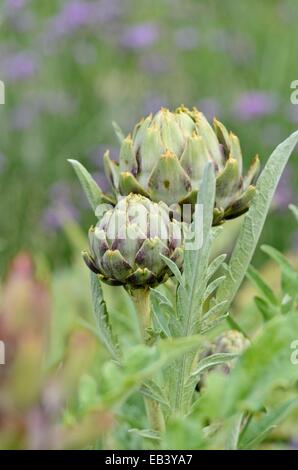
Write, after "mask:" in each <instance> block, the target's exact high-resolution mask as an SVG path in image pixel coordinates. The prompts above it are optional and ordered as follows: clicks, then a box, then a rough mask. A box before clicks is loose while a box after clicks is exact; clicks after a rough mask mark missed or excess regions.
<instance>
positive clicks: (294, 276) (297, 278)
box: [261, 245, 298, 311]
mask: <svg viewBox="0 0 298 470" xmlns="http://www.w3.org/2000/svg"><path fill="white" fill-rule="evenodd" d="M261 249H262V251H264V253H266V254H267V255H268V256H270V258H272V259H273V260H274V261H276V262H277V264H278V265H279V266H280V268H281V271H282V276H281V284H282V290H283V293H286V294H288V295H289V297H291V298H292V305H293V304H294V300H295V298H296V297H297V295H298V271H297V269H294V268H293V267H292V266H291V264H290V263H289V261H288V260H287V258H286V257H285V256H284V255H283V254H282V253H280V251H278V250H276V249H275V248H273V247H271V246H268V245H262V246H261ZM288 300H289V299H288ZM285 307H286V306H285ZM288 307H291V303H290V302H289V305H288ZM285 310H286V311H287V310H288V308H285Z"/></svg>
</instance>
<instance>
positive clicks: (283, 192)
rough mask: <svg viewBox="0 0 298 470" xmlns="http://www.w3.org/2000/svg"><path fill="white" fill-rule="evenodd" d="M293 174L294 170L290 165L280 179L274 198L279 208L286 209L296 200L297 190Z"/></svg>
mask: <svg viewBox="0 0 298 470" xmlns="http://www.w3.org/2000/svg"><path fill="white" fill-rule="evenodd" d="M291 176H292V171H291V169H290V167H289V166H288V167H287V168H286V169H285V171H284V173H283V175H282V177H281V179H280V182H279V185H278V187H277V190H276V192H275V196H274V199H273V204H274V206H275V207H276V208H277V209H279V210H286V209H287V208H288V206H289V204H291V203H292V202H293V200H294V197H295V192H294V188H293V184H292V178H291Z"/></svg>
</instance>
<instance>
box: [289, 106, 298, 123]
mask: <svg viewBox="0 0 298 470" xmlns="http://www.w3.org/2000/svg"><path fill="white" fill-rule="evenodd" d="M287 114H288V116H289V118H290V120H291V121H292V122H293V123H294V124H297V123H298V104H295V105H291V106H290V107H289V110H288V113H287Z"/></svg>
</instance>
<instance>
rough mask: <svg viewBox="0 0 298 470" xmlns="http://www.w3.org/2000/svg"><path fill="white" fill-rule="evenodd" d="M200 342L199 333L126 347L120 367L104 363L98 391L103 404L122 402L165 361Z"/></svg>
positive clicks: (193, 348) (171, 359) (163, 365)
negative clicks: (101, 386)
mask: <svg viewBox="0 0 298 470" xmlns="http://www.w3.org/2000/svg"><path fill="white" fill-rule="evenodd" d="M200 346H201V337H200V336H199V335H194V336H190V337H188V338H177V339H172V338H167V339H162V340H160V341H159V342H158V343H157V344H156V345H154V346H146V345H138V346H135V347H132V348H130V349H129V351H128V353H127V355H126V357H124V359H123V360H122V363H121V368H120V367H119V366H117V365H116V364H115V363H111V362H109V363H107V364H106V365H105V366H104V368H103V374H104V377H105V379H106V383H107V386H106V392H105V393H103V395H102V400H103V404H104V405H105V406H116V405H119V404H121V403H123V401H124V400H126V399H127V397H128V396H130V395H131V393H133V392H134V391H136V390H137V389H138V388H139V387H140V385H141V384H143V383H145V382H146V381H147V380H148V379H151V378H152V376H153V375H154V374H156V373H157V372H159V371H160V370H161V369H162V368H163V367H165V366H166V365H167V364H169V363H171V362H172V361H174V360H175V359H177V358H178V357H180V356H182V355H183V354H185V353H186V352H188V351H191V350H197V349H198V348H199V347H200Z"/></svg>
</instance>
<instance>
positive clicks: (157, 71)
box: [0, 0, 298, 273]
mask: <svg viewBox="0 0 298 470" xmlns="http://www.w3.org/2000/svg"><path fill="white" fill-rule="evenodd" d="M297 13H298V5H297V4H296V2H293V1H291V0H267V1H263V2H259V1H257V0H252V1H250V2H249V5H248V4H247V2H244V1H239V2H235V1H233V0H226V1H225V2H224V3H223V2H219V1H215V0H211V1H209V2H204V1H198V0H185V1H183V2H181V1H178V0H142V1H138V0H93V1H91V0H90V1H87V0H67V1H65V0H64V1H58V0H52V1H51V2H40V1H38V0H31V1H30V0H4V1H3V2H2V6H1V33H0V35H1V46H0V79H2V80H3V82H4V83H5V85H6V104H5V105H4V106H3V105H2V106H0V114H1V117H0V119H1V130H2V132H1V140H0V187H1V198H0V213H1V225H0V226H1V229H0V230H1V231H0V243H1V245H0V249H1V268H0V269H1V272H2V273H3V272H5V269H6V268H7V263H8V262H9V260H10V259H11V258H12V257H13V255H14V254H16V253H17V252H18V251H19V250H20V249H24V248H25V249H27V250H29V251H31V252H33V253H35V254H36V253H42V254H43V255H45V256H46V257H47V259H48V260H49V261H50V263H51V265H52V266H57V265H65V263H67V262H68V261H69V259H70V248H69V244H68V243H67V240H66V239H65V236H64V235H63V231H61V228H62V226H63V223H64V221H65V220H66V219H70V218H71V219H75V220H77V221H78V222H79V223H80V224H81V226H82V227H83V229H84V230H86V229H87V228H88V225H89V224H90V223H91V222H92V220H93V218H92V213H91V211H90V210H89V209H88V208H87V204H86V202H85V199H84V197H83V195H82V193H81V190H80V188H79V185H78V183H77V181H76V179H75V177H74V174H73V173H72V170H71V168H70V166H69V165H68V164H67V162H66V159H67V158H69V157H73V158H77V159H79V160H80V161H82V162H83V163H84V164H85V165H86V166H87V167H88V168H89V169H90V171H91V172H92V173H93V174H94V175H95V176H96V178H97V179H98V180H99V181H101V183H102V185H103V186H104V187H106V183H105V181H104V177H103V176H102V155H103V153H104V150H105V149H106V148H110V149H111V151H112V155H113V156H114V158H116V159H117V153H118V143H117V140H116V137H115V136H114V134H113V130H112V126H111V121H112V120H116V121H117V122H118V124H119V125H120V126H121V127H122V128H123V129H124V131H125V132H127V133H128V132H129V131H130V130H131V128H132V126H133V124H134V123H135V122H136V121H137V120H138V119H139V118H140V117H141V116H143V115H144V114H146V113H149V112H151V111H156V110H157V109H158V108H159V107H160V106H169V107H171V108H175V107H176V106H178V105H180V104H181V103H184V104H185V105H187V106H193V105H196V106H198V107H199V108H200V109H201V110H202V111H203V112H205V113H206V115H207V116H208V118H210V119H212V117H213V116H214V115H215V116H217V117H218V118H219V119H221V120H223V121H224V123H226V125H227V126H228V127H230V128H231V129H232V130H233V131H234V132H235V133H236V134H238V135H239V137H240V139H241V143H242V150H243V154H244V156H245V159H246V162H247V163H248V161H249V159H250V158H251V157H252V156H253V155H254V154H256V153H258V154H259V155H260V157H261V160H262V162H263V163H264V162H265V161H266V159H267V157H268V155H269V154H270V152H271V151H272V150H273V148H274V147H275V146H276V145H277V144H278V143H279V142H280V141H281V140H283V139H284V138H285V137H287V135H288V134H289V133H291V132H292V131H294V130H295V129H296V128H297V127H298V105H296V106H295V105H293V104H291V101H290V95H291V93H292V90H291V88H290V84H291V83H292V81H293V80H295V79H297V78H298V70H297V59H296V55H297V54H296V52H297V51H296V47H295V45H296V43H297V32H296V29H297V28H296V21H297ZM296 157H297V153H296V155H294V156H293V157H292V160H291V163H290V166H289V168H288V170H287V172H286V173H285V175H284V178H283V180H282V182H281V185H280V187H279V191H278V194H277V196H276V198H275V204H274V207H273V212H272V214H271V217H270V222H268V223H267V226H266V230H265V232H264V238H265V239H266V242H267V243H271V244H273V245H275V246H277V247H278V248H280V249H283V250H287V249H291V248H292V247H293V246H295V245H296V246H297V243H298V237H297V233H294V224H293V222H292V218H291V216H290V215H289V214H288V211H287V210H286V208H287V205H288V204H289V202H297V200H295V199H296V194H295V192H296V191H295V188H296V187H297V181H298V171H297V166H298V163H297V158H296Z"/></svg>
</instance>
